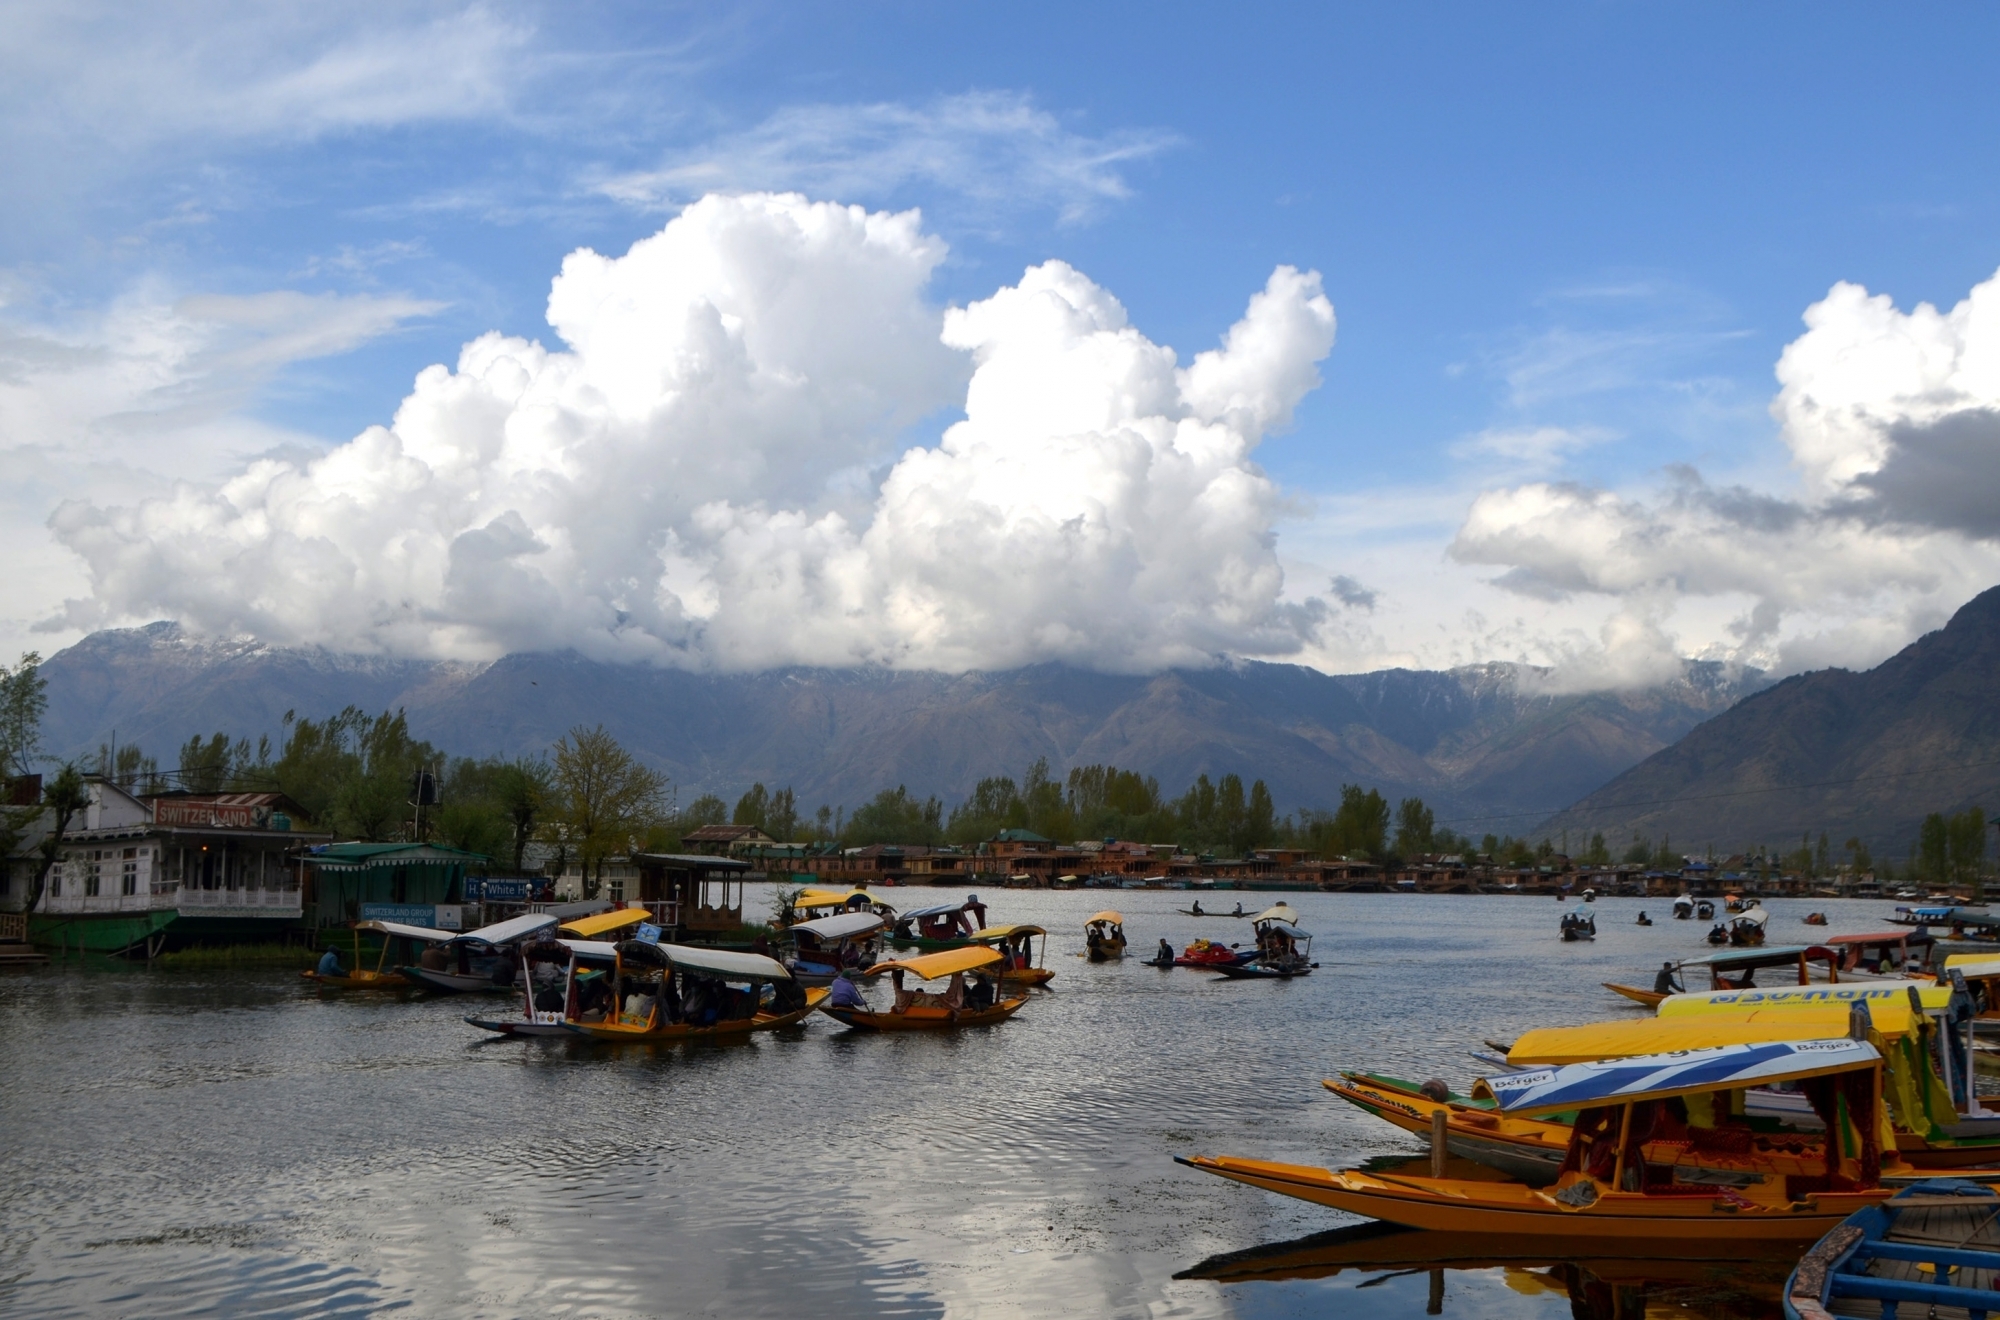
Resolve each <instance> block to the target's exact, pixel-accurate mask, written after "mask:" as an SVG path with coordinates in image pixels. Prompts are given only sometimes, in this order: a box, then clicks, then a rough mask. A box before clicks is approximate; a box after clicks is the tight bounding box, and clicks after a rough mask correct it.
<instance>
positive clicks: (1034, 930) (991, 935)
mask: <svg viewBox="0 0 2000 1320" xmlns="http://www.w3.org/2000/svg"><path fill="white" fill-rule="evenodd" d="M1046 934H1048V932H1047V931H1045V930H1043V929H1042V928H1041V927H1040V926H988V927H987V928H986V929H984V930H975V931H973V932H972V938H973V939H975V940H1004V939H1006V938H1007V937H1008V936H1010V935H1046Z"/></svg>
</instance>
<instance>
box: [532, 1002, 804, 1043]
mask: <svg viewBox="0 0 2000 1320" xmlns="http://www.w3.org/2000/svg"><path fill="white" fill-rule="evenodd" d="M832 994H833V991H831V990H825V989H817V988H815V989H811V990H807V991H806V1002H805V1007H803V1008H795V1009H793V1010H792V1011H791V1012H789V1013H759V1014H757V1015H756V1016H755V1017H747V1018H731V1019H729V1020H727V1021H723V1022H717V1023H715V1024H714V1025H713V1026H708V1027H696V1026H690V1025H688V1024H687V1023H685V1022H669V1023H667V1024H666V1025H664V1026H658V1027H648V1026H629V1025H627V1024H625V1023H623V1022H565V1023H563V1030H565V1031H568V1032H572V1033H574V1034H576V1035H579V1036H588V1037H590V1038H591V1039H592V1040H610V1041H617V1042H619V1043H621V1044H627V1045H630V1044H638V1043H641V1042H646V1043H652V1044H658V1043H660V1042H663V1041H666V1042H671V1041H678V1040H715V1039H718V1038H722V1037H729V1036H747V1035H749V1034H750V1033H751V1032H753V1031H777V1030H779V1029H780V1028H783V1027H789V1026H792V1025H794V1024H796V1023H799V1022H803V1021H805V1020H806V1018H807V1017H808V1016H810V1015H811V1013H812V1011H813V1010H814V1009H816V1008H818V1007H819V1006H820V1005H821V1004H824V1003H825V1002H826V1001H827V999H828V998H829V997H831V996H832Z"/></svg>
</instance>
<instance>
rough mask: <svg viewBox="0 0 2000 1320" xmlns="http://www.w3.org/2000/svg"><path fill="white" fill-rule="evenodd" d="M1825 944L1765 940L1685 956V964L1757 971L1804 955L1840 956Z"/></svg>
mask: <svg viewBox="0 0 2000 1320" xmlns="http://www.w3.org/2000/svg"><path fill="white" fill-rule="evenodd" d="M1837 956H1838V955H1836V954H1835V953H1834V951H1833V950H1832V949H1829V948H1827V947H1826V946H1825V945H1823V944H1778V945H1772V944H1766V945H1765V946H1764V947H1762V948H1760V949H1731V950H1729V951H1728V952H1727V953H1706V954H1703V955H1702V956H1701V957H1699V958H1683V959H1681V964H1680V965H1681V966H1683V967H1712V968H1714V969H1715V970H1716V971H1718V972H1741V971H1753V972H1754V971H1756V970H1757V969H1758V968H1760V967H1786V966H1789V965H1791V964H1792V963H1795V962H1797V961H1798V960H1799V959H1801V958H1807V959H1813V960H1818V959H1826V960H1828V961H1831V960H1832V959H1833V958H1835V957H1837Z"/></svg>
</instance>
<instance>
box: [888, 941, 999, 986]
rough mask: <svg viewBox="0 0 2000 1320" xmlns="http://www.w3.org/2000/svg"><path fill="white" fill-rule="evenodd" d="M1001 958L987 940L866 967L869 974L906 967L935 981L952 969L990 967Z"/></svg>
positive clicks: (905, 968) (955, 970) (903, 969)
mask: <svg viewBox="0 0 2000 1320" xmlns="http://www.w3.org/2000/svg"><path fill="white" fill-rule="evenodd" d="M999 961H1000V951H999V950H998V949H996V948H994V947H993V946H991V945H989V944H975V945H972V946H970V947H968V948H963V949H946V950H945V951H944V952H942V953H924V954H919V955H917V956H916V957H914V958H903V959H899V960H897V961H896V962H878V963H876V964H875V965H874V966H873V967H871V968H869V969H868V974H869V975H870V976H873V975H875V974H876V973H878V972H890V971H898V970H900V971H905V972H909V973H911V974H912V975H914V976H918V977H921V978H922V979H924V980H926V981H935V980H937V979H938V978H939V977H941V976H950V975H951V974H952V973H953V972H969V971H972V970H973V969H974V968H978V967H991V966H992V965H993V964H994V963H997V962H999Z"/></svg>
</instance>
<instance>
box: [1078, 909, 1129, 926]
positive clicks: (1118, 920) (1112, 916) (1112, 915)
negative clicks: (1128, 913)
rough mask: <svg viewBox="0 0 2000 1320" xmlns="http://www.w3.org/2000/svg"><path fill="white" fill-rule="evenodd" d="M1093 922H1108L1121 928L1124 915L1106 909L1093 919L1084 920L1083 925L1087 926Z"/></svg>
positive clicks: (1123, 922)
mask: <svg viewBox="0 0 2000 1320" xmlns="http://www.w3.org/2000/svg"><path fill="white" fill-rule="evenodd" d="M1093 921H1109V922H1111V923H1113V924H1114V925H1119V926H1122V925H1124V924H1125V914H1124V913H1122V912H1113V911H1111V910H1110V909H1109V908H1106V909H1105V910H1104V911H1102V912H1100V913H1098V914H1097V915H1096V916H1094V917H1086V918H1084V922H1083V924H1084V925H1086V926H1088V925H1089V924H1090V923H1091V922H1093Z"/></svg>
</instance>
